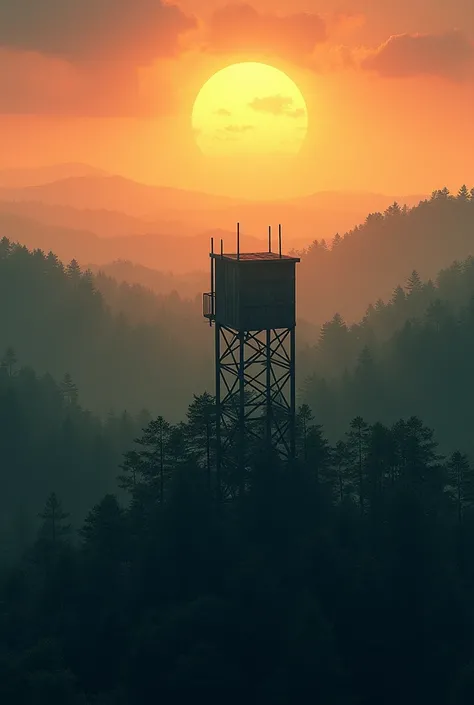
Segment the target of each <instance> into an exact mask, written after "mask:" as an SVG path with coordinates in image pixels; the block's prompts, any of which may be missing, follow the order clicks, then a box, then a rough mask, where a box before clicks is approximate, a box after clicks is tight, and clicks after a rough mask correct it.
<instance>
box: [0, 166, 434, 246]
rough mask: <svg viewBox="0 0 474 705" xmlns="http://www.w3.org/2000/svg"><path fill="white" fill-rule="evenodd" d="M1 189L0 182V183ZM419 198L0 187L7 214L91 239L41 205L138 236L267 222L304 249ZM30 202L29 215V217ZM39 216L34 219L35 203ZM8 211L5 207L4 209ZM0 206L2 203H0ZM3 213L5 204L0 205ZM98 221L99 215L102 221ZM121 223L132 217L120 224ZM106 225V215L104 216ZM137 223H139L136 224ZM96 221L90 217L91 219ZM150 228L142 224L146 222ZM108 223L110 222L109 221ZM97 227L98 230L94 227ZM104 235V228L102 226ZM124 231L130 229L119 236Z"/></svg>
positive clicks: (114, 182)
mask: <svg viewBox="0 0 474 705" xmlns="http://www.w3.org/2000/svg"><path fill="white" fill-rule="evenodd" d="M0 185H1V182H0ZM421 198H422V196H416V195H411V196H397V197H393V196H389V195H387V196H385V195H383V194H374V193H350V192H340V193H339V192H333V191H326V192H319V193H314V194H311V195H308V196H301V197H299V198H296V199H288V200H278V201H250V200H247V201H246V200H242V199H237V198H231V197H227V196H219V195H212V194H208V193H200V192H198V191H189V190H185V189H177V188H172V187H165V186H153V185H149V184H143V183H140V182H137V181H133V180H131V179H127V178H125V177H123V176H114V175H107V174H105V175H97V174H95V175H92V176H69V177H68V178H64V179H60V180H57V181H49V182H48V183H40V184H38V185H35V186H27V187H22V188H6V187H3V188H0V201H1V202H4V203H5V202H9V203H15V204H17V205H16V207H15V212H16V213H18V214H19V215H22V213H21V212H20V210H19V208H20V206H19V205H18V204H21V203H27V204H28V205H27V206H25V210H26V212H25V213H24V214H25V215H27V216H28V215H32V216H33V217H36V218H39V219H40V220H41V221H42V222H50V223H51V224H54V225H61V226H66V227H72V228H76V227H77V225H78V223H79V227H86V228H87V229H92V230H94V232H97V233H98V234H101V235H104V234H105V233H104V232H103V231H101V232H98V231H97V230H96V226H95V225H91V223H87V222H85V218H84V216H83V215H77V218H76V221H77V222H75V221H74V214H72V213H71V214H69V215H70V218H71V219H70V221H68V220H67V218H68V216H67V214H66V213H65V212H64V211H63V213H62V215H61V217H59V216H58V213H56V214H52V213H51V215H50V216H48V214H47V212H46V208H47V207H50V208H58V207H61V208H63V209H64V208H74V209H76V210H77V211H109V212H114V213H123V214H124V223H123V224H121V225H120V227H119V226H118V221H119V217H118V216H114V217H115V219H116V223H115V226H114V228H115V229H114V228H112V229H113V233H110V232H108V233H107V236H110V235H111V234H114V235H116V234H127V235H133V234H134V233H140V234H143V233H144V232H150V231H151V232H156V231H157V230H158V229H160V230H161V229H163V227H165V228H166V230H167V232H168V233H169V234H171V232H172V233H173V234H174V235H189V234H191V233H196V232H199V231H204V230H209V229H212V228H221V229H224V230H229V229H230V228H232V227H234V225H235V223H236V222H240V223H241V226H242V233H243V234H249V235H253V236H257V237H258V236H260V237H263V238H266V232H267V228H268V225H270V224H272V225H273V226H275V227H276V226H277V225H278V223H281V224H282V225H283V228H284V232H285V235H284V237H285V240H290V241H291V242H292V244H293V246H295V242H296V241H298V246H301V244H302V241H303V240H304V241H305V242H306V243H307V244H309V242H311V241H312V240H314V239H321V238H325V239H326V240H330V239H332V237H333V236H334V235H335V233H336V232H344V231H346V230H348V229H349V228H351V227H353V225H354V223H357V222H360V221H361V220H363V219H364V218H365V217H366V216H367V213H370V212H374V211H379V210H380V211H383V210H385V209H386V208H388V207H389V205H390V204H391V203H393V202H394V201H398V202H399V203H400V204H401V205H403V204H406V205H408V206H412V205H416V203H418V202H419V200H421ZM34 204H36V214H35V213H34ZM38 204H41V205H42V214H41V215H40V216H38V212H39V210H40V209H39V206H38ZM6 208H7V209H8V208H9V209H10V211H11V210H12V209H13V208H12V206H11V205H10V206H8V207H6ZM0 209H2V206H1V205H0ZM3 209H5V207H4V208H3ZM105 217H106V216H103V217H102V221H103V220H105ZM126 218H129V219H130V218H134V219H135V221H134V222H132V221H130V220H129V221H128V225H126V224H125V220H126ZM108 219H109V221H112V219H113V216H111V215H109V216H108ZM137 219H138V220H140V221H143V223H139V222H137ZM95 222H96V223H97V222H98V220H97V219H96V220H95ZM147 223H148V224H151V226H150V227H148V228H147V227H146V224H147ZM109 225H110V224H109ZM99 227H100V226H99ZM103 227H104V230H105V229H106V228H107V226H105V224H103ZM126 227H129V228H130V229H129V230H128V231H127V230H126Z"/></svg>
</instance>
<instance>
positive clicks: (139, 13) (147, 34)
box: [0, 0, 196, 65]
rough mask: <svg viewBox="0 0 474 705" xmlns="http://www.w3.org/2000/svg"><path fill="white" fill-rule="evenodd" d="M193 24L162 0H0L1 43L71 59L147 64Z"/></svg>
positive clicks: (169, 50)
mask: <svg viewBox="0 0 474 705" xmlns="http://www.w3.org/2000/svg"><path fill="white" fill-rule="evenodd" d="M195 24H196V22H195V19H194V18H193V17H188V16H186V15H185V14H184V13H183V12H182V11H181V10H180V9H179V8H178V7H177V6H176V5H171V4H169V5H168V4H165V2H163V1H162V0H0V46H3V47H9V48H12V49H19V50H26V51H34V52H38V53H40V54H45V55H49V56H56V57H61V58H65V59H67V60H70V61H83V60H86V61H89V60H104V59H106V60H125V61H129V62H133V63H135V64H136V65H140V64H147V63H149V62H151V61H153V59H155V58H157V57H160V56H172V55H174V54H175V53H177V51H178V49H179V39H180V35H181V34H182V33H183V32H186V31H187V30H189V29H192V28H193V27H194V26H195Z"/></svg>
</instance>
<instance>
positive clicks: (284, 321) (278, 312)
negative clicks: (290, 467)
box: [203, 225, 300, 490]
mask: <svg viewBox="0 0 474 705" xmlns="http://www.w3.org/2000/svg"><path fill="white" fill-rule="evenodd" d="M209 256H210V258H211V291H210V292H207V293H205V294H204V296H203V314H204V316H205V317H206V318H207V319H208V320H209V322H210V325H214V327H215V385H216V390H215V391H216V416H217V419H216V436H217V438H216V440H217V449H216V470H217V481H218V484H220V472H221V469H222V468H226V470H227V472H232V469H234V470H235V471H236V479H237V484H238V485H239V487H240V489H241V490H243V488H244V484H245V470H246V467H247V462H248V460H249V454H250V453H251V450H252V448H255V447H256V446H257V445H259V446H260V447H263V448H266V449H267V450H268V451H270V452H276V453H277V454H278V455H279V456H280V457H281V458H282V459H283V460H286V461H289V460H291V459H292V458H294V456H295V412H296V409H295V396H296V394H295V392H296V386H295V327H296V291H295V282H296V263H297V262H299V261H300V260H299V258H298V257H289V256H285V255H282V254H281V227H279V252H278V253H274V252H272V247H271V228H269V232H268V252H253V253H241V252H240V234H239V225H237V252H236V253H235V254H224V251H223V243H222V240H221V249H220V253H215V252H214V247H213V241H212V240H211V252H210V255H209Z"/></svg>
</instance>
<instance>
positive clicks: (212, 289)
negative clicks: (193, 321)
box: [209, 237, 215, 326]
mask: <svg viewBox="0 0 474 705" xmlns="http://www.w3.org/2000/svg"><path fill="white" fill-rule="evenodd" d="M213 255H214V238H213V237H211V314H212V315H214V313H215V306H214V267H215V263H214V257H213ZM209 325H210V326H212V318H209Z"/></svg>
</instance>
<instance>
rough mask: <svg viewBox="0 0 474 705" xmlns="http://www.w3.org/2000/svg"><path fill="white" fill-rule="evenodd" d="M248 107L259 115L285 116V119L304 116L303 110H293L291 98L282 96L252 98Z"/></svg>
mask: <svg viewBox="0 0 474 705" xmlns="http://www.w3.org/2000/svg"><path fill="white" fill-rule="evenodd" d="M249 107H250V108H252V110H256V111H257V112H260V113H271V114H272V115H286V116H287V117H294V118H298V117H303V116H304V115H306V111H305V110H304V108H296V109H293V98H290V97H289V96H284V95H269V96H266V97H265V98H254V99H253V100H252V101H251V102H250V103H249Z"/></svg>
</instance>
